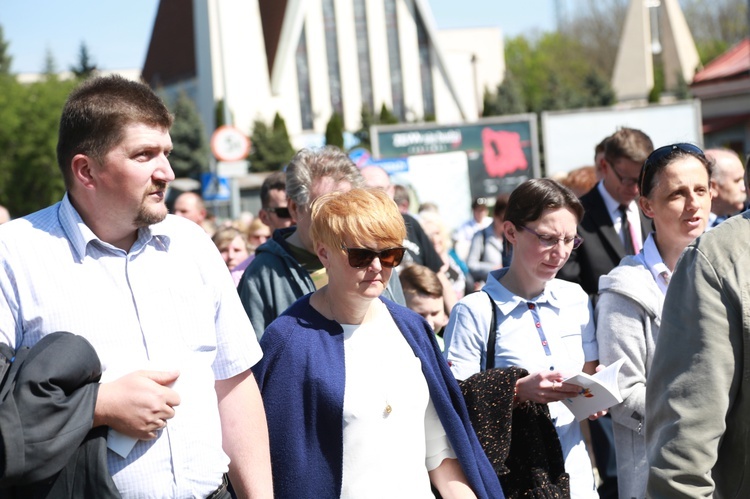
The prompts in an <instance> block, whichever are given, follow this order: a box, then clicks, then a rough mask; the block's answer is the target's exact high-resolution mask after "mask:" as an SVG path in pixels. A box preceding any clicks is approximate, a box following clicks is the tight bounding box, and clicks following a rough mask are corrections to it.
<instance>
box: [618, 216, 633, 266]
mask: <svg viewBox="0 0 750 499" xmlns="http://www.w3.org/2000/svg"><path fill="white" fill-rule="evenodd" d="M618 209H619V210H620V214H621V215H622V224H621V228H622V236H623V240H624V242H625V254H626V255H635V246H633V235H632V233H631V232H630V222H629V221H628V207H627V206H625V205H620V207H619V208H618Z"/></svg>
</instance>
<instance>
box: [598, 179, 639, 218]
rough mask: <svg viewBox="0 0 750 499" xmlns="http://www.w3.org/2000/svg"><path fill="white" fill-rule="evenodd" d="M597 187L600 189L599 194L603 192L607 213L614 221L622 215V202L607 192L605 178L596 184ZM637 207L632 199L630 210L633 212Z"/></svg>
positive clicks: (629, 205)
mask: <svg viewBox="0 0 750 499" xmlns="http://www.w3.org/2000/svg"><path fill="white" fill-rule="evenodd" d="M596 188H597V189H598V190H599V194H601V196H602V199H603V200H604V206H606V207H607V213H609V216H610V218H611V219H612V221H613V222H614V221H615V220H619V219H620V217H622V213H620V203H618V202H617V201H616V200H615V198H613V197H612V195H611V194H610V193H609V192H607V189H606V188H605V187H604V181H603V180H600V181H599V183H598V184H596ZM635 208H636V207H635V201H631V202H630V203H629V204H628V212H633V210H634V209H635Z"/></svg>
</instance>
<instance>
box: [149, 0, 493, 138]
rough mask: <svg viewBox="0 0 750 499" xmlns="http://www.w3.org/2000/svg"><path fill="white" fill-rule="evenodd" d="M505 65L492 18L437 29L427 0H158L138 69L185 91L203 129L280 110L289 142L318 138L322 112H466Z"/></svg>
mask: <svg viewBox="0 0 750 499" xmlns="http://www.w3.org/2000/svg"><path fill="white" fill-rule="evenodd" d="M503 74H504V57H503V42H502V36H501V33H500V29H499V28H478V29H470V30H447V31H438V30H437V27H436V26H435V22H434V20H433V18H432V13H431V11H430V8H429V4H428V2H427V1H426V0H162V1H161V2H160V5H159V10H158V13H157V16H156V20H155V23H154V28H153V32H152V37H151V42H150V46H149V50H148V54H147V57H146V62H145V64H144V69H143V77H144V79H145V80H146V81H147V82H148V83H149V84H150V85H151V86H153V87H154V88H157V89H160V90H161V91H162V92H164V93H165V94H166V95H174V94H176V93H177V92H178V91H180V90H184V91H186V92H187V93H188V95H190V96H191V97H192V98H193V100H194V101H195V102H196V104H197V105H198V109H199V111H200V114H201V116H202V119H203V121H204V125H205V127H206V130H214V129H215V124H216V121H217V119H216V116H217V112H219V113H221V111H220V109H219V110H218V111H217V103H219V102H223V103H224V109H225V113H224V116H225V119H224V121H225V122H226V121H229V122H231V123H233V124H234V125H235V126H237V127H239V128H240V129H242V130H244V131H246V132H247V133H250V132H251V127H252V123H253V122H254V121H255V120H256V119H261V120H263V121H265V122H266V123H270V122H271V120H272V119H273V117H274V115H275V114H276V113H279V114H280V115H281V116H282V117H283V118H284V120H285V121H286V125H287V129H288V131H289V134H290V137H291V139H292V142H293V145H294V146H295V147H305V146H314V145H320V144H322V140H323V139H322V137H323V134H324V131H325V128H326V125H327V123H328V121H329V120H330V118H331V116H332V115H333V113H338V114H339V115H340V116H341V117H342V118H343V123H344V128H345V130H347V131H348V132H354V131H356V130H358V129H359V128H360V127H361V113H362V109H363V107H365V108H367V109H368V110H370V111H372V112H374V113H376V114H377V113H379V111H380V109H381V107H382V106H383V105H385V107H386V108H388V109H389V110H390V111H391V112H392V113H393V114H394V115H395V116H396V117H398V119H399V120H400V121H402V122H420V121H425V120H427V121H436V122H437V123H459V122H467V121H474V120H476V119H477V118H478V117H479V116H480V115H481V105H482V95H483V93H484V90H485V89H490V90H493V91H494V90H495V89H496V87H497V85H498V84H499V83H500V82H501V81H502V77H503Z"/></svg>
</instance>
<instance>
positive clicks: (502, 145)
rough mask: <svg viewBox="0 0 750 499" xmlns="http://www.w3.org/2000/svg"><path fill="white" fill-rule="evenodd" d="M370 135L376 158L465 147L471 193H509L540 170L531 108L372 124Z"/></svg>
mask: <svg viewBox="0 0 750 499" xmlns="http://www.w3.org/2000/svg"><path fill="white" fill-rule="evenodd" d="M370 137H371V143H372V150H373V155H374V156H375V157H376V158H378V159H388V158H404V157H410V156H420V155H424V154H436V153H446V152H457V151H463V152H465V153H466V156H467V159H468V176H469V187H470V191H471V197H494V196H496V195H497V194H501V193H509V192H510V191H512V190H513V189H514V188H515V187H516V186H517V185H519V184H520V183H522V182H523V181H525V180H527V179H529V178H533V177H539V176H540V168H539V144H538V138H537V137H538V135H537V127H536V115H535V114H520V115H513V116H503V117H496V118H485V119H481V120H477V121H475V122H472V123H462V124H454V125H436V124H434V123H421V124H414V125H376V126H373V127H372V128H371V131H370Z"/></svg>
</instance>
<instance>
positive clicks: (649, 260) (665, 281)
mask: <svg viewBox="0 0 750 499" xmlns="http://www.w3.org/2000/svg"><path fill="white" fill-rule="evenodd" d="M639 256H641V257H642V261H643V263H644V264H645V265H646V268H648V269H649V270H650V271H651V275H653V276H654V280H655V281H656V284H657V285H658V286H659V289H660V290H661V292H662V294H665V295H666V294H667V286H668V285H669V280H670V279H671V278H672V272H671V271H670V270H669V267H667V265H666V264H665V263H664V260H663V259H662V257H661V254H660V253H659V248H657V247H656V240H654V233H653V232H652V233H650V234H649V235H648V238H647V239H646V242H645V243H644V244H643V250H642V251H641V255H639Z"/></svg>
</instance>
